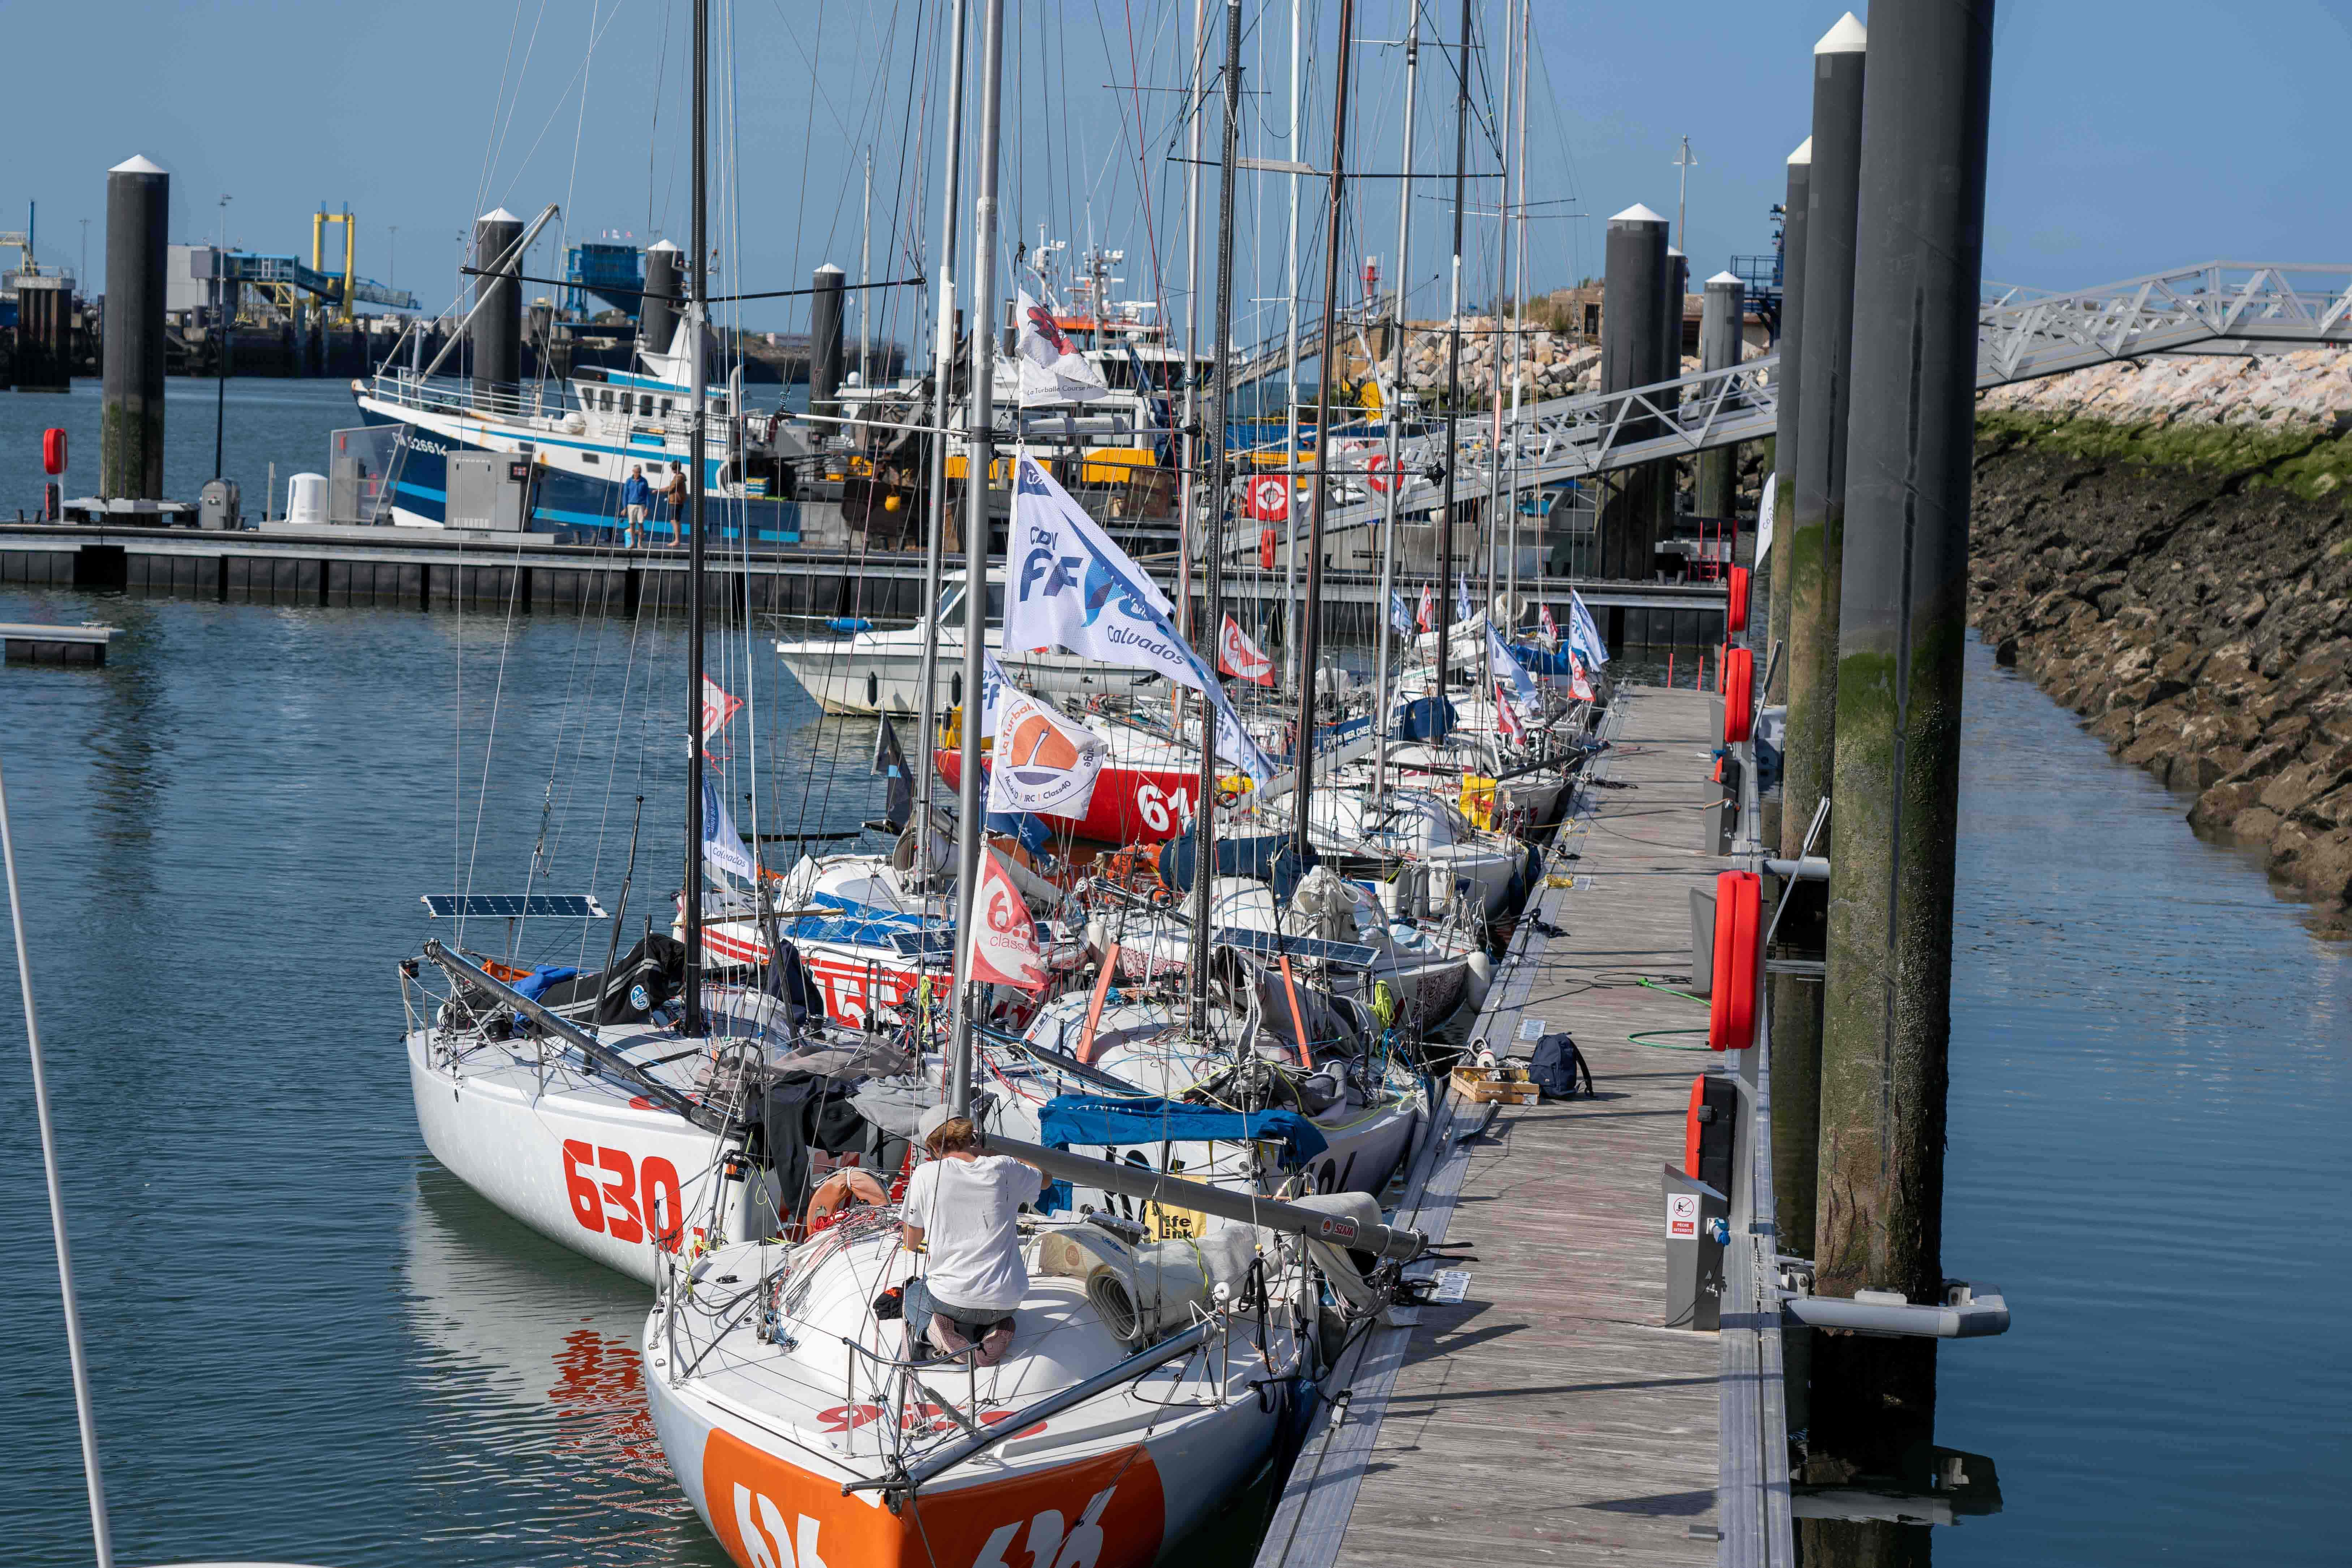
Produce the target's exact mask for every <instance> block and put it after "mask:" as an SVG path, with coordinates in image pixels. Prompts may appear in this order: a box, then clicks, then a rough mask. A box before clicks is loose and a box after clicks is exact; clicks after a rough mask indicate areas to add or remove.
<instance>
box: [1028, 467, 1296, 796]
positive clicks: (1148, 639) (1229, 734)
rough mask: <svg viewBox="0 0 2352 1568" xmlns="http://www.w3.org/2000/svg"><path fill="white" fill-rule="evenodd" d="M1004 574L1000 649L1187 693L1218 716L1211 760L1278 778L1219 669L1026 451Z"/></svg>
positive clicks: (1263, 778)
mask: <svg viewBox="0 0 2352 1568" xmlns="http://www.w3.org/2000/svg"><path fill="white" fill-rule="evenodd" d="M1005 573H1006V575H1007V577H1008V578H1009V579H1010V581H1008V582H1007V583H1006V584H1005V585H1004V586H1005V595H1004V646H1005V647H1058V648H1063V649H1066V650H1067V651H1068V652H1071V653H1075V654H1077V655H1080V656H1081V657H1083V658H1098V659H1100V660H1102V661H1103V662H1104V663H1105V664H1116V665H1122V666H1125V667H1126V668H1130V669H1148V670H1150V671H1151V672H1153V673H1154V674H1157V675H1163V676H1166V677H1167V678H1168V679H1171V680H1173V681H1175V682H1177V683H1178V684H1179V685H1182V686H1189V687H1191V688H1192V689H1193V690H1195V691H1197V692H1199V693H1200V694H1201V695H1202V698H1203V699H1204V700H1206V701H1207V702H1208V704H1209V707H1210V708H1211V710H1213V711H1214V712H1215V714H1216V716H1217V722H1216V751H1217V754H1218V755H1219V756H1221V757H1223V759H1224V760H1225V761H1226V762H1227V763H1231V764H1233V765H1234V766H1236V767H1239V768H1240V769H1241V770H1242V771H1243V772H1244V773H1248V774H1249V776H1250V778H1251V779H1252V780H1253V781H1254V782H1255V784H1259V785H1261V786H1262V785H1264V784H1265V783H1266V782H1267V781H1269V780H1270V779H1272V778H1273V777H1274V775H1275V772H1276V769H1275V765H1274V763H1273V760H1272V759H1271V758H1269V757H1267V755H1266V754H1265V752H1264V751H1263V750H1262V749H1260V747H1259V746H1258V743H1257V742H1255V741H1254V740H1252V739H1251V738H1250V736H1249V733H1248V731H1244V729H1243V728H1242V724H1241V720H1240V718H1239V717H1238V716H1236V715H1235V714H1234V706H1233V704H1232V703H1231V702H1230V701H1228V700H1226V697H1225V689H1224V686H1223V683H1222V682H1220V681H1219V680H1218V679H1217V674H1216V671H1214V670H1213V669H1211V668H1209V662H1208V660H1206V659H1204V658H1202V657H1201V656H1200V655H1199V654H1197V653H1195V652H1193V651H1192V645H1191V644H1189V643H1187V642H1186V641H1185V640H1184V639H1183V638H1182V637H1180V636H1178V635H1177V632H1176V624H1175V621H1174V620H1173V618H1172V616H1173V615H1174V612H1175V606H1173V605H1171V604H1169V602H1168V598H1167V595H1164V594H1162V593H1160V590H1159V588H1158V587H1157V586H1156V585H1154V584H1153V583H1152V581H1151V579H1150V576H1149V575H1148V574H1145V572H1144V570H1143V568H1142V567H1140V566H1138V565H1137V564H1136V563H1134V562H1133V561H1132V560H1130V559H1129V557H1128V553H1127V552H1126V551H1124V550H1121V549H1120V548H1119V547H1118V545H1116V544H1114V543H1112V542H1111V541H1110V537H1109V535H1108V534H1106V533H1104V532H1103V531H1102V529H1101V528H1100V527H1099V526H1097V524H1096V522H1095V521H1094V519H1092V518H1090V517H1088V516H1087V514H1086V511H1085V510H1084V509H1083V508H1081V507H1080V506H1079V505H1078V503H1077V502H1076V501H1074V500H1071V499H1070V497H1069V493H1068V492H1067V491H1066V490H1064V489H1062V487H1061V486H1060V485H1057V484H1055V482H1054V477H1053V476H1052V475H1051V474H1048V473H1047V472H1046V471H1045V469H1044V468H1042V467H1040V466H1039V465H1038V462H1037V460H1036V459H1035V458H1032V457H1031V456H1030V455H1029V454H1028V453H1027V452H1026V451H1024V452H1022V453H1020V454H1019V455H1018V456H1016V457H1015V458H1014V459H1013V526H1012V529H1011V531H1010V533H1009V536H1008V539H1007V548H1006V552H1005Z"/></svg>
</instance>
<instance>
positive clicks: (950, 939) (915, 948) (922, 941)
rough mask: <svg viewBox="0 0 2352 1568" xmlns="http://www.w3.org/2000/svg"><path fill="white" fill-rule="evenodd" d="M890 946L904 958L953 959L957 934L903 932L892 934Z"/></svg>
mask: <svg viewBox="0 0 2352 1568" xmlns="http://www.w3.org/2000/svg"><path fill="white" fill-rule="evenodd" d="M890 944H891V945H892V946H893V947H896V948H897V949H898V954H899V956H900V957H902V958H918V957H922V958H953V957H954V956H955V933H954V932H953V931H893V932H892V933H891V934H890Z"/></svg>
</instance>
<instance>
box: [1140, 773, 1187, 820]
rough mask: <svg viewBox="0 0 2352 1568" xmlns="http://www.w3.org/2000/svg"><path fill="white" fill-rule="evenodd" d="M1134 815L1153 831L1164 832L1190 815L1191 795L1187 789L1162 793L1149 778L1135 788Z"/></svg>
mask: <svg viewBox="0 0 2352 1568" xmlns="http://www.w3.org/2000/svg"><path fill="white" fill-rule="evenodd" d="M1135 810H1136V815H1137V816H1140V817H1142V818H1143V825H1144V826H1146V827H1149V828H1150V829H1151V831H1152V832H1154V833H1166V832H1169V831H1171V829H1173V828H1174V827H1175V826H1177V825H1178V824H1180V823H1181V822H1182V821H1183V820H1184V819H1185V818H1186V817H1188V816H1192V794H1191V793H1190V792H1189V791H1186V790H1183V789H1171V790H1169V791H1167V792H1165V793H1164V794H1163V793H1162V792H1161V790H1160V786H1159V785H1158V784H1153V783H1152V782H1151V781H1150V779H1146V780H1144V781H1143V782H1142V783H1141V784H1138V785H1137V786H1136V788H1135Z"/></svg>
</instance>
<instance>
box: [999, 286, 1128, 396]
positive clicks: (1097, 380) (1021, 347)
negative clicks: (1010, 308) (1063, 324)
mask: <svg viewBox="0 0 2352 1568" xmlns="http://www.w3.org/2000/svg"><path fill="white" fill-rule="evenodd" d="M1013 358H1015V359H1016V360H1018V361H1019V362H1020V363H1021V402H1022V404H1023V405H1024V406H1026V405H1030V404H1033V403H1092V402H1093V401H1094V400H1095V399H1096V398H1097V397H1108V395H1110V388H1109V386H1108V385H1107V384H1105V383H1104V381H1103V378H1102V372H1100V371H1098V370H1097V369H1096V368H1095V367H1094V366H1093V365H1091V364H1088V363H1087V361H1086V357H1085V356H1084V355H1082V354H1080V353H1078V352H1077V350H1076V349H1075V348H1072V347H1071V346H1070V340H1069V339H1067V338H1066V337H1064V336H1063V335H1062V329H1061V328H1059V327H1057V326H1055V324H1054V312H1053V311H1051V310H1047V309H1046V308H1045V306H1043V305H1040V304H1039V303H1037V301H1036V300H1032V299H1031V298H1029V296H1028V295H1027V294H1026V293H1024V294H1023V295H1022V296H1021V330H1020V331H1019V333H1018V334H1016V335H1015V337H1014V338H1013Z"/></svg>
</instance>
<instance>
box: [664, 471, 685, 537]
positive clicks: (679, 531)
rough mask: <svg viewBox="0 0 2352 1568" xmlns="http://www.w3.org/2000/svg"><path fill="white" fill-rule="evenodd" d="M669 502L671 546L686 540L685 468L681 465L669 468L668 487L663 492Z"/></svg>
mask: <svg viewBox="0 0 2352 1568" xmlns="http://www.w3.org/2000/svg"><path fill="white" fill-rule="evenodd" d="M663 495H664V498H665V499H666V500H668V502H669V526H670V541H669V542H670V543H671V545H672V546H673V547H675V546H677V545H681V544H684V543H685V542H686V528H687V521H686V469H685V468H684V467H683V466H680V467H678V468H673V469H671V470H670V476H669V489H667V490H666V491H664V492H663Z"/></svg>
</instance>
